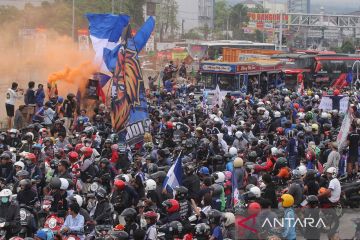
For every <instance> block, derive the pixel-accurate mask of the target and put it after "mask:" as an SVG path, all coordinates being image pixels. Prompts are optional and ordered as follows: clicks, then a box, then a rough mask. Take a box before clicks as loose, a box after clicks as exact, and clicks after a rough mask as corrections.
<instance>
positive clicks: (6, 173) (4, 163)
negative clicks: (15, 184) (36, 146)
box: [0, 152, 13, 184]
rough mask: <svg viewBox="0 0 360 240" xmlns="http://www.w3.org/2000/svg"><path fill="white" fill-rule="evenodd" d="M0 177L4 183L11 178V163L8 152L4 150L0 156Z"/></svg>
mask: <svg viewBox="0 0 360 240" xmlns="http://www.w3.org/2000/svg"><path fill="white" fill-rule="evenodd" d="M0 160H1V165H0V177H1V178H4V179H5V184H7V183H9V182H11V181H12V179H13V164H12V162H11V156H10V153H7V152H4V153H3V154H1V156H0Z"/></svg>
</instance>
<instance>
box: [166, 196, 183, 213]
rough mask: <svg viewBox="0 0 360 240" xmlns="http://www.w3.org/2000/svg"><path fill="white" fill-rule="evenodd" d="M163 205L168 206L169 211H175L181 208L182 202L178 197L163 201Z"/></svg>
mask: <svg viewBox="0 0 360 240" xmlns="http://www.w3.org/2000/svg"><path fill="white" fill-rule="evenodd" d="M162 205H163V206H164V207H165V208H166V211H167V213H169V214H170V213H175V212H178V211H179V210H180V204H179V202H178V201H177V200H176V199H168V200H165V201H163V202H162Z"/></svg>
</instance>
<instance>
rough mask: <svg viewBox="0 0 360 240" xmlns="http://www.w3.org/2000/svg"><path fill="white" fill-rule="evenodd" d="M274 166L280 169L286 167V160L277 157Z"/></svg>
mask: <svg viewBox="0 0 360 240" xmlns="http://www.w3.org/2000/svg"><path fill="white" fill-rule="evenodd" d="M276 165H277V166H279V167H280V168H282V167H286V166H287V160H286V158H284V157H279V158H278V160H277V161H276Z"/></svg>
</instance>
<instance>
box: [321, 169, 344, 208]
mask: <svg viewBox="0 0 360 240" xmlns="http://www.w3.org/2000/svg"><path fill="white" fill-rule="evenodd" d="M336 176H337V169H336V168H335V167H329V168H328V169H327V170H326V178H327V179H328V180H330V181H329V186H328V188H327V189H326V191H324V192H323V193H320V194H318V195H317V197H318V199H319V201H320V203H321V204H325V203H330V204H331V205H334V204H336V203H337V202H339V200H340V195H341V185H340V181H339V180H338V179H337V178H336Z"/></svg>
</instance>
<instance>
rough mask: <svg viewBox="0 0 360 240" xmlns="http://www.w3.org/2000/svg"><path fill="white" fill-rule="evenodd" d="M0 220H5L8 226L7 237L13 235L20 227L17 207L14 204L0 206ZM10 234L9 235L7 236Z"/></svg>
mask: <svg viewBox="0 0 360 240" xmlns="http://www.w3.org/2000/svg"><path fill="white" fill-rule="evenodd" d="M0 218H3V219H5V221H6V223H8V226H7V227H6V228H7V230H8V234H7V237H9V236H11V235H13V233H16V232H17V231H18V230H19V226H20V208H19V205H17V204H15V203H8V204H3V203H1V204H0ZM9 233H10V234H9Z"/></svg>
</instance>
